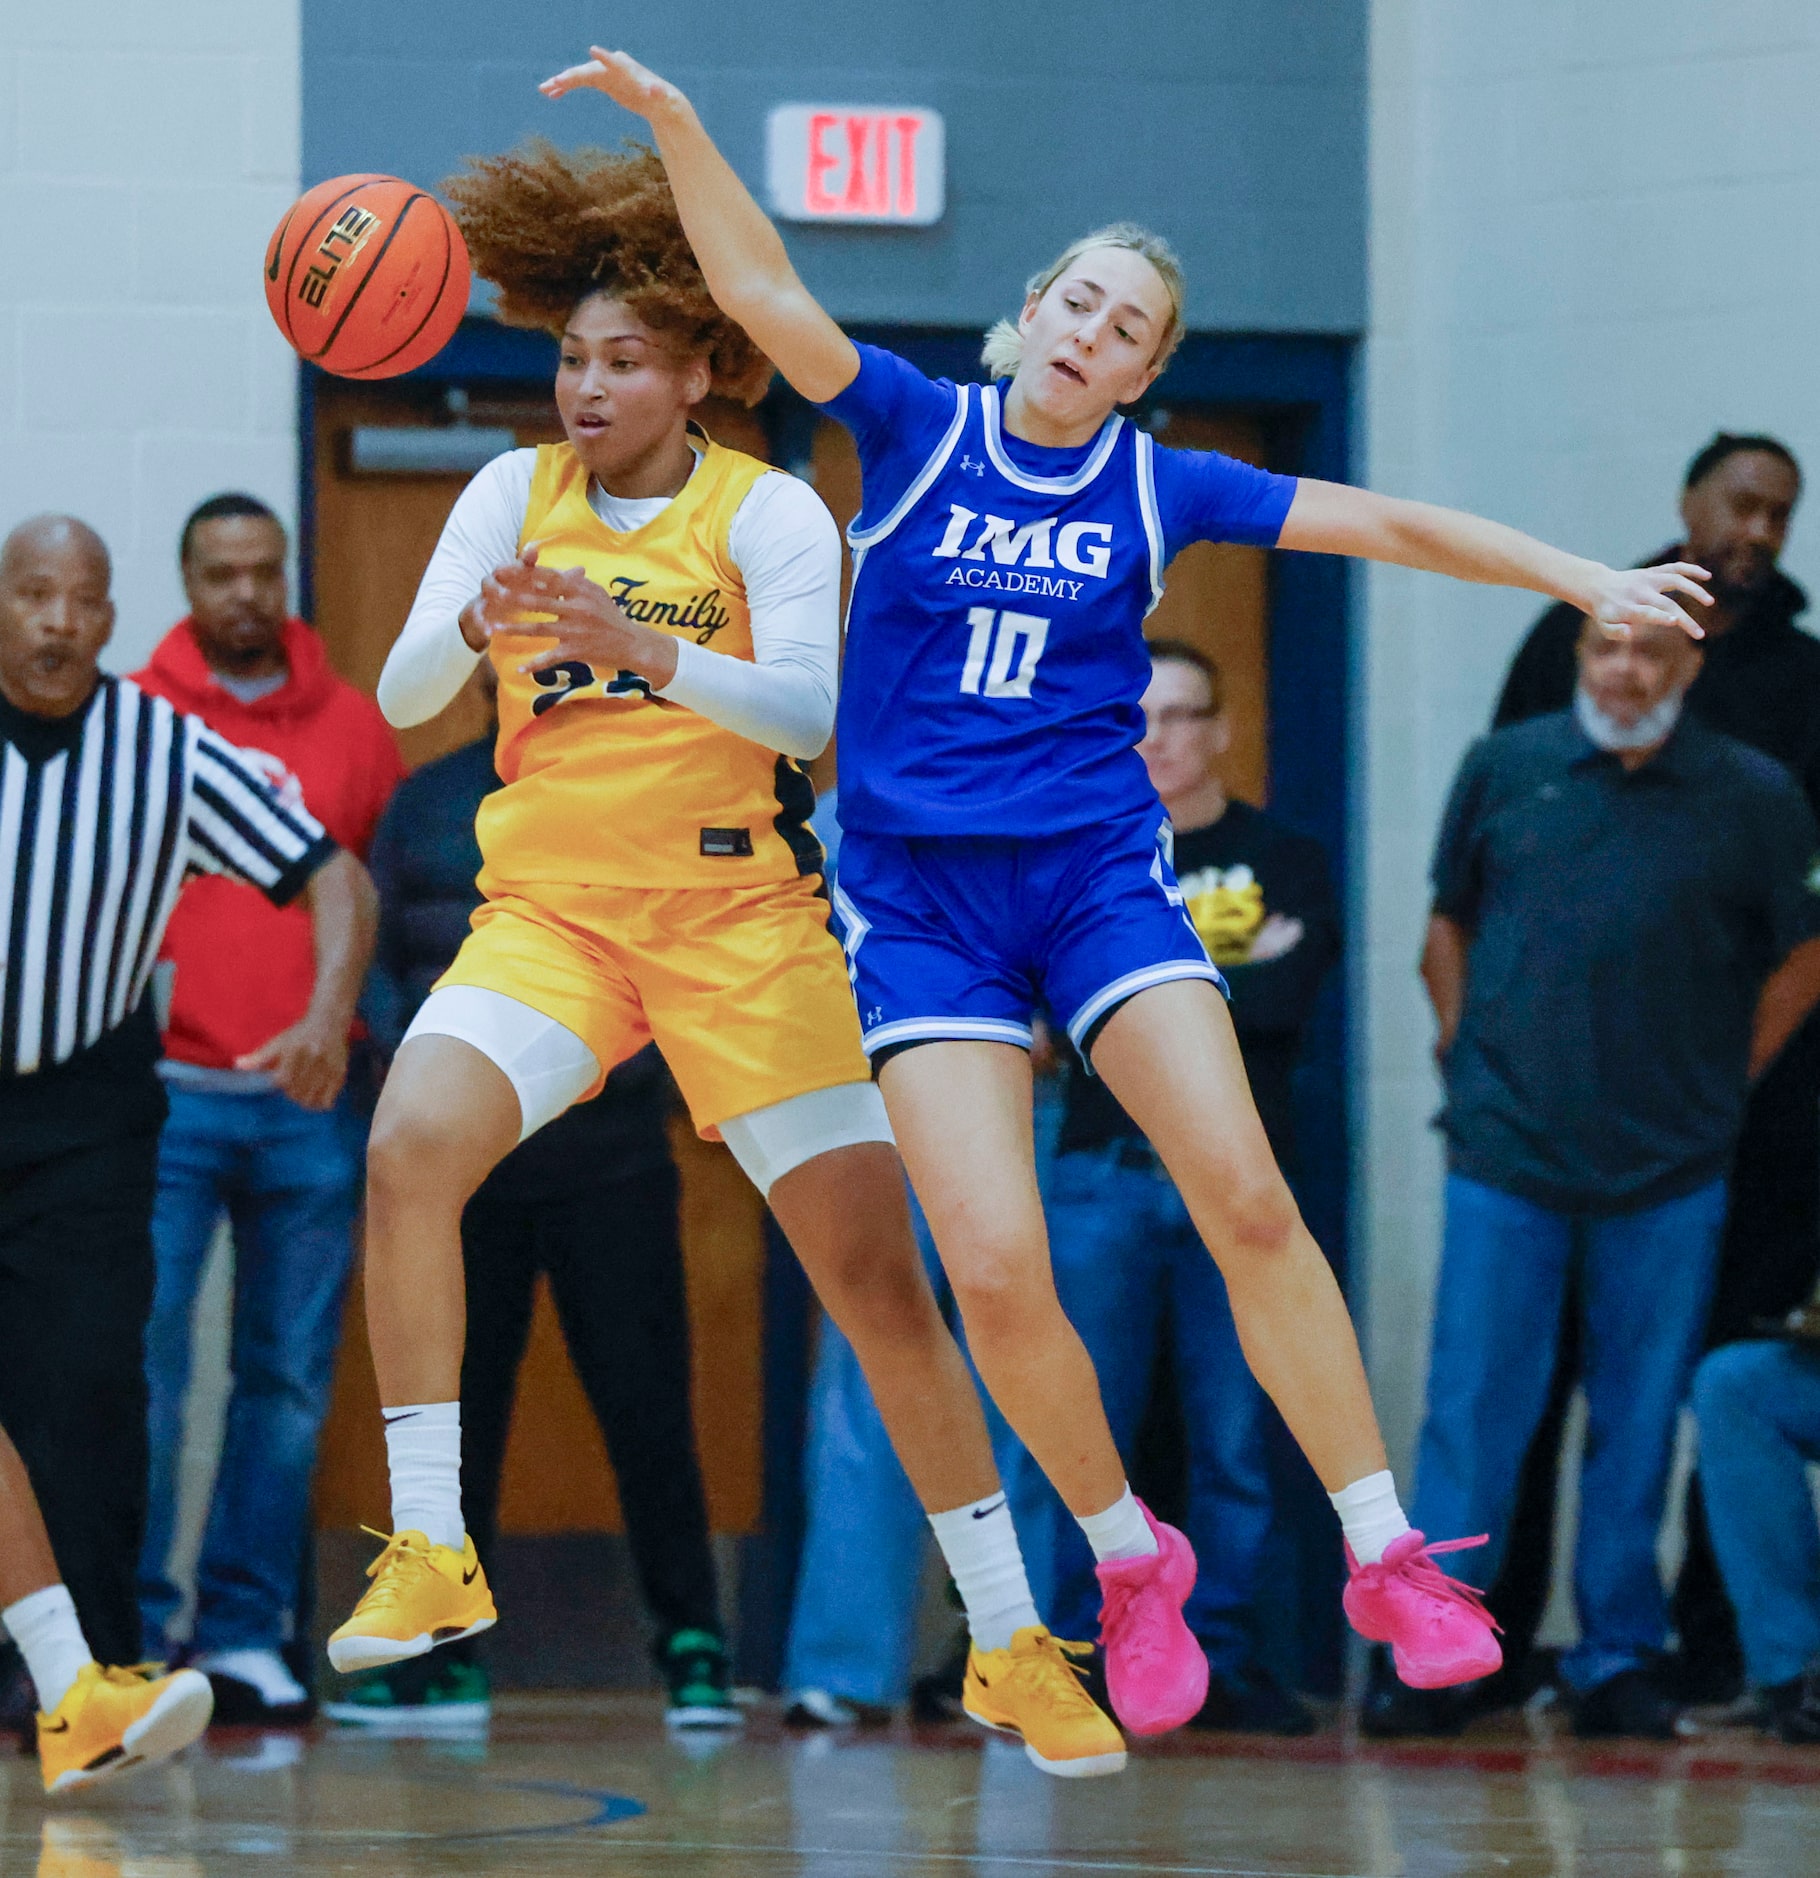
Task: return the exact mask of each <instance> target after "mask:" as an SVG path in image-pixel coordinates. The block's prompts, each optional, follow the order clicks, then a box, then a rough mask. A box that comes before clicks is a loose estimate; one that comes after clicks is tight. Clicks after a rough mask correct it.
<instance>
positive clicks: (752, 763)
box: [478, 437, 822, 896]
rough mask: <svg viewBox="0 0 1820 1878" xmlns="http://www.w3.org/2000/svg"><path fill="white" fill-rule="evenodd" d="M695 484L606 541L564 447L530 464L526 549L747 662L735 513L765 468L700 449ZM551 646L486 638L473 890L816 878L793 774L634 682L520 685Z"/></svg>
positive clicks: (771, 756)
mask: <svg viewBox="0 0 1820 1878" xmlns="http://www.w3.org/2000/svg"><path fill="white" fill-rule="evenodd" d="M691 442H692V443H693V444H694V445H695V447H696V449H697V450H698V452H699V461H698V462H697V463H696V466H695V473H694V474H693V475H692V476H691V477H690V478H689V480H688V482H687V483H686V484H685V485H684V486H683V489H682V491H681V493H680V494H679V495H677V496H676V498H675V499H674V500H673V501H672V502H671V503H670V504H669V505H668V506H667V507H666V508H665V509H664V510H663V512H662V513H661V514H660V515H658V516H657V517H656V518H655V520H653V521H650V522H647V523H646V524H645V525H644V527H642V528H635V529H632V530H630V531H627V532H623V533H622V532H621V531H619V530H617V529H613V528H609V527H608V526H607V524H606V523H605V522H603V521H602V520H601V519H600V517H599V516H598V515H597V514H596V513H595V511H594V509H593V507H592V505H591V504H590V503H589V501H588V472H587V469H586V468H585V467H584V465H583V464H582V462H581V459H580V458H579V457H577V456H576V454H575V452H574V450H573V449H572V448H571V447H570V446H569V445H568V444H566V443H558V444H545V445H543V446H542V447H541V448H540V449H539V450H538V452H537V468H536V472H535V474H534V475H533V477H532V480H531V498H530V502H529V504H528V505H527V507H526V509H525V519H524V528H523V531H522V532H521V534H520V536H519V544H520V546H521V547H522V546H525V545H527V544H529V543H530V542H533V541H534V542H536V543H537V544H538V546H539V556H538V558H539V560H540V562H541V563H542V565H544V566H545V567H554V568H571V567H580V568H583V569H585V570H586V572H587V575H588V578H589V579H590V580H592V581H594V582H595V583H596V584H597V585H599V586H601V587H604V588H605V589H606V590H607V592H608V593H610V594H612V595H613V597H614V598H615V599H616V600H618V602H619V604H620V605H621V606H622V607H623V608H624V609H625V611H626V613H627V615H628V616H629V617H630V618H632V619H634V620H637V621H639V622H640V623H641V624H643V625H646V626H651V627H654V628H656V629H657V630H658V631H660V632H667V633H673V634H675V635H676V636H677V637H678V638H682V637H684V636H687V637H688V638H690V639H692V640H693V641H694V642H695V644H697V645H699V646H706V647H708V648H709V649H710V650H711V651H714V652H717V653H720V654H722V655H723V656H724V657H727V658H735V659H747V660H750V659H751V658H752V657H753V649H752V619H751V613H750V611H749V609H748V607H747V604H746V588H745V582H744V580H743V579H742V578H741V575H740V571H739V569H738V568H737V567H736V566H735V565H734V562H733V557H732V554H731V552H730V551H729V549H728V546H727V533H728V530H729V528H730V527H731V525H732V521H733V516H734V513H735V511H736V510H737V509H738V508H739V505H740V503H741V502H742V501H743V500H744V499H745V496H746V493H747V491H748V490H749V489H751V487H752V485H753V484H754V483H755V482H757V481H758V479H759V477H761V476H763V475H765V474H766V473H767V469H768V465H766V464H764V463H761V462H759V461H758V460H757V459H756V458H755V457H749V456H745V455H742V454H741V453H740V452H739V451H737V450H726V449H722V448H721V446H720V445H718V444H716V443H712V442H709V441H708V440H707V439H706V438H701V439H699V440H698V439H696V438H694V437H692V438H691ZM553 643H554V642H553V640H550V639H542V638H538V637H536V636H535V635H530V634H526V635H523V636H518V635H514V636H513V637H511V638H509V639H501V640H497V641H495V643H494V645H493V648H492V654H491V656H492V659H493V664H494V668H495V670H496V671H497V672H498V674H499V743H498V750H497V759H496V760H497V764H498V769H499V774H500V776H501V778H502V779H503V781H504V783H505V787H504V788H503V789H498V790H495V791H494V792H493V794H491V795H490V796H488V797H487V799H486V802H485V804H484V805H483V806H482V808H481V811H480V821H479V826H478V833H479V836H480V849H481V855H482V858H483V863H484V864H483V866H482V868H481V874H480V888H481V891H482V892H483V893H485V894H487V895H489V896H493V895H498V894H502V893H512V892H517V891H524V890H527V889H528V890H532V891H533V892H534V890H535V887H536V884H537V883H538V882H540V881H541V882H551V881H555V882H563V883H566V884H569V885H596V886H615V887H706V886H726V887H753V886H759V885H762V884H765V883H768V882H772V881H779V880H787V879H790V878H791V877H792V876H794V875H796V874H800V873H810V872H813V871H814V870H815V869H816V868H818V867H819V866H820V865H821V858H822V856H821V846H820V843H819V842H817V840H816V838H815V836H814V834H813V832H812V831H811V830H810V828H809V826H808V820H809V815H810V813H811V811H812V810H813V808H814V805H815V794H814V790H813V789H812V788H811V787H810V784H809V779H808V776H807V775H806V774H805V773H804V771H803V769H802V767H801V765H800V764H798V763H797V762H795V761H794V760H793V759H792V758H789V757H784V756H779V755H778V754H777V753H776V752H775V751H773V750H766V749H764V748H762V747H761V746H760V745H758V744H755V743H752V742H749V741H748V740H747V739H746V738H744V737H739V736H736V735H735V734H734V733H733V732H732V731H730V730H723V729H721V728H720V726H719V725H718V724H714V723H711V722H710V721H709V720H708V719H707V718H705V717H702V716H699V715H698V714H697V713H696V712H694V711H691V710H688V709H686V708H685V707H684V706H682V705H680V704H669V703H666V702H665V701H664V700H663V699H662V698H659V697H654V696H652V695H651V692H650V691H649V689H648V687H647V686H646V685H645V682H644V680H643V679H641V678H637V677H634V676H633V675H632V674H630V673H625V672H596V671H594V670H592V669H591V668H590V667H589V666H587V665H584V664H580V663H571V664H565V665H559V666H557V667H555V668H554V669H553V670H551V671H545V672H528V673H527V672H521V671H520V670H519V669H518V668H519V666H520V665H522V664H523V663H524V662H525V661H526V660H527V659H529V658H535V657H536V656H537V654H538V652H540V651H544V650H547V649H548V648H549V646H550V645H551V644H553Z"/></svg>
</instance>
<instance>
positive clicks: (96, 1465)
mask: <svg viewBox="0 0 1820 1878" xmlns="http://www.w3.org/2000/svg"><path fill="white" fill-rule="evenodd" d="M110 579H111V570H110V566H109V560H108V553H107V549H106V547H105V545H104V544H103V543H102V541H101V538H100V537H99V536H98V535H97V534H96V533H95V531H94V530H93V529H92V528H90V527H88V526H87V524H85V523H83V522H81V521H78V520H77V519H76V518H74V517H73V516H67V515H45V516H38V517H36V518H34V519H32V520H30V521H27V522H23V523H21V524H20V525H19V526H18V527H16V528H15V529H14V530H13V531H12V533H11V534H9V535H8V536H7V537H6V539H5V542H4V543H3V544H0V1426H3V1427H5V1428H6V1430H7V1431H8V1433H9V1434H10V1435H11V1436H12V1438H13V1440H14V1442H15V1443H16V1445H17V1447H18V1450H19V1454H20V1457H21V1459H22V1460H23V1462H24V1466H25V1470H26V1473H27V1474H28V1476H29V1478H30V1481H31V1484H32V1486H33V1488H34V1489H35V1491H36V1494H37V1497H38V1500H39V1502H40V1504H41V1506H42V1509H43V1515H44V1523H45V1526H46V1528H47V1529H48V1531H49V1535H50V1543H51V1548H52V1551H53V1552H54V1554H55V1557H56V1560H57V1564H58V1566H59V1568H60V1570H61V1572H62V1576H63V1582H64V1583H65V1584H66V1585H67V1587H68V1589H69V1592H70V1594H71V1597H72V1599H73V1602H74V1607H75V1610H76V1612H77V1613H78V1615H79V1618H80V1622H81V1626H82V1629H83V1631H84V1633H85V1634H86V1636H87V1639H88V1643H89V1645H90V1647H92V1649H93V1651H94V1653H95V1655H96V1656H97V1657H99V1658H100V1659H101V1660H102V1661H104V1662H110V1663H131V1662H134V1661H135V1660H137V1658H138V1657H139V1655H140V1653H141V1651H140V1630H139V1612H138V1603H137V1599H136V1596H135V1584H134V1568H135V1565H136V1562H137V1556H138V1551H139V1545H140V1537H141V1532H142V1529H143V1525H144V1519H145V1493H146V1423H145V1411H146V1393H145V1376H144V1369H143V1360H144V1359H143V1342H144V1332H145V1323H146V1318H147V1314H148V1312H149V1310H150V1307H151V1298H152V1269H153V1268H152V1249H151V1213H152V1201H153V1196H154V1191H155V1184H156V1174H157V1151H158V1130H159V1127H160V1125H161V1123H162V1122H163V1119H164V1112H165V1101H164V1096H163V1093H162V1091H161V1088H160V1085H159V1082H158V1078H157V1076H156V1074H155V1072H154V1065H155V1063H156V1061H157V1057H158V1032H157V1027H156V1024H155V1022H154V1021H153V1016H152V1012H151V1009H150V1000H149V999H148V998H147V996H146V992H147V987H148V984H149V980H150V976H151V969H152V963H153V961H154V959H155V958H156V956H157V952H158V942H159V939H160V937H161V936H162V933H163V930H164V926H165V922H166V921H167V920H168V919H169V917H170V913H171V908H172V906H173V905H174V904H175V901H176V897H177V893H178V891H179V889H180V888H181V886H182V884H183V882H184V881H185V880H186V879H188V878H190V877H191V876H193V875H197V874H218V875H226V876H227V877H229V878H231V879H237V880H244V881H246V882H248V883H249V884H251V885H253V886H256V887H258V888H259V889H260V890H261V891H262V892H264V893H265V894H267V895H268V896H269V897H270V898H271V899H272V900H274V901H275V902H277V903H279V904H283V903H284V902H286V901H288V900H290V899H293V898H295V897H297V896H298V895H300V894H301V895H306V896H307V898H308V902H309V906H310V911H311V914H312V917H313V920H314V922H315V931H316V939H317V948H318V952H319V955H321V956H323V957H324V958H325V959H333V958H336V957H340V956H344V955H351V954H353V953H355V952H361V951H364V950H365V949H366V947H367V946H368V945H369V944H370V935H371V932H372V927H373V920H374V901H373V890H372V886H371V883H370V882H369V881H368V880H367V877H366V874H365V871H364V870H363V869H362V868H361V867H360V865H359V863H358V862H357V861H355V860H353V859H352V857H350V856H348V855H346V854H344V853H342V852H341V851H340V850H339V849H338V848H337V847H336V846H335V844H334V842H333V841H331V840H330V839H329V838H328V837H327V836H326V835H325V834H324V833H323V831H322V829H321V827H320V826H319V825H318V824H317V823H316V822H315V821H314V820H313V819H312V818H311V817H310V816H309V815H308V814H307V813H306V812H304V811H303V810H301V809H299V808H296V807H292V806H287V804H285V803H284V802H283V801H281V800H280V799H279V798H278V797H277V796H276V795H274V793H273V792H272V790H271V789H270V788H269V787H268V785H267V783H266V781H265V779H264V776H263V774H262V772H261V771H260V770H259V769H258V767H256V766H255V765H254V764H253V763H251V762H250V761H248V760H247V759H246V758H244V757H243V756H242V755H241V754H240V753H239V752H238V751H236V750H235V749H234V748H233V747H232V746H231V745H229V744H227V743H225V742H224V741H223V740H222V739H221V738H219V737H218V736H216V735H215V733H214V732H212V731H210V730H209V729H208V728H207V727H206V726H205V725H203V724H202V723H201V722H200V720H198V719H195V718H191V717H186V716H184V715H183V714H181V713H179V712H178V711H176V710H174V709H173V708H172V707H171V706H170V705H169V704H167V703H165V702H164V701H163V700H161V699H157V698H153V697H151V696H149V695H148V694H146V693H145V692H143V691H141V690H140V689H139V688H138V687H137V686H136V685H134V684H133V683H132V682H131V681H130V680H127V679H123V678H115V677H112V676H109V675H108V674H105V673H103V672H102V671H101V669H100V657H101V653H102V650H103V648H104V647H105V646H106V645H107V642H108V639H109V637H110V635H111V634H112V632H113V628H114V604H113V599H112V597H111V593H110Z"/></svg>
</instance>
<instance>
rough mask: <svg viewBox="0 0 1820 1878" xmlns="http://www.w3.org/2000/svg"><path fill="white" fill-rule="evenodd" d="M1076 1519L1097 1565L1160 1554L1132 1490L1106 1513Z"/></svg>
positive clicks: (1125, 1493)
mask: <svg viewBox="0 0 1820 1878" xmlns="http://www.w3.org/2000/svg"><path fill="white" fill-rule="evenodd" d="M1074 1518H1075V1523H1076V1524H1077V1525H1078V1526H1079V1527H1080V1529H1081V1531H1082V1532H1084V1533H1085V1534H1086V1535H1087V1543H1088V1544H1089V1545H1090V1546H1092V1547H1093V1556H1094V1560H1095V1562H1096V1563H1097V1564H1100V1565H1104V1564H1105V1563H1106V1561H1107V1560H1108V1559H1115V1558H1150V1557H1151V1556H1152V1555H1153V1554H1154V1553H1156V1552H1157V1551H1158V1550H1159V1547H1158V1545H1157V1542H1156V1534H1155V1533H1153V1532H1152V1531H1151V1530H1150V1522H1149V1521H1148V1520H1147V1519H1145V1517H1144V1509H1143V1508H1142V1507H1141V1506H1139V1505H1138V1503H1137V1495H1136V1494H1135V1493H1133V1492H1132V1491H1131V1488H1130V1487H1129V1486H1127V1487H1126V1488H1125V1491H1124V1492H1123V1493H1121V1494H1120V1495H1119V1497H1118V1498H1117V1499H1116V1500H1114V1501H1113V1503H1112V1504H1111V1505H1110V1506H1109V1507H1107V1509H1106V1510H1105V1512H1103V1513H1076V1514H1075V1516H1074Z"/></svg>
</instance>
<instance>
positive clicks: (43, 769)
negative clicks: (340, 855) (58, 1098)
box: [0, 678, 335, 1084]
mask: <svg viewBox="0 0 1820 1878" xmlns="http://www.w3.org/2000/svg"><path fill="white" fill-rule="evenodd" d="M334 846H335V844H334V843H333V842H332V841H331V840H330V839H329V837H328V836H327V835H326V834H324V832H323V830H322V827H321V825H320V824H319V823H318V822H316V821H315V820H314V819H313V818H312V817H311V816H310V815H309V814H308V813H307V812H306V811H305V810H304V809H303V808H302V807H291V806H288V805H287V804H285V803H283V802H281V801H280V800H279V799H278V797H277V796H276V795H275V794H274V793H273V791H272V789H271V787H270V786H269V785H268V784H267V783H266V781H265V779H264V778H263V777H262V776H261V775H260V773H259V771H258V769H257V768H256V767H255V766H254V765H253V764H252V763H251V762H250V761H249V760H248V759H247V758H246V757H244V756H243V755H242V754H241V753H240V752H239V751H238V750H236V749H235V748H234V747H233V745H232V744H230V743H228V742H226V741H225V740H224V739H223V738H221V737H220V736H218V735H217V734H216V733H215V732H214V731H212V730H210V729H209V728H208V726H207V725H206V724H204V723H203V722H202V720H201V719H200V718H195V717H187V716H184V715H183V714H182V713H180V712H178V711H176V710H174V709H173V708H172V707H171V706H170V705H169V704H167V703H166V702H165V701H164V700H163V699H162V698H154V697H150V696H148V695H147V694H146V693H145V692H143V691H141V690H140V689H139V687H138V686H137V685H135V684H134V683H133V682H132V681H131V680H130V679H125V678H104V679H103V680H102V681H101V684H100V686H99V688H98V689H97V690H96V692H95V695H94V697H93V698H92V699H91V700H90V701H89V703H88V704H87V705H86V706H85V707H84V708H83V709H82V710H81V711H79V712H76V713H74V714H73V715H71V716H70V717H68V718H56V719H52V718H40V717H33V716H31V715H29V714H28V713H26V712H23V711H19V710H16V709H14V708H13V707H12V706H11V705H9V704H8V703H7V702H6V701H5V700H4V699H0V1084H5V1083H6V1082H9V1081H12V1080H14V1079H17V1078H22V1077H28V1076H31V1075H32V1074H34V1073H35V1072H37V1071H40V1070H45V1069H49V1068H51V1067H53V1066H55V1065H58V1064H62V1063H66V1062H69V1061H70V1060H71V1059H72V1058H74V1057H76V1056H77V1055H78V1054H79V1053H81V1052H83V1051H86V1050H89V1049H91V1048H93V1047H94V1046H95V1045H96V1044H98V1043H100V1042H101V1041H102V1039H103V1038H104V1037H106V1036H107V1035H108V1034H109V1033H110V1032H112V1031H114V1030H116V1029H117V1028H118V1027H119V1026H120V1025H122V1024H123V1023H124V1022H125V1021H126V1020H127V1019H128V1018H129V1017H130V1016H131V1015H132V1014H133V1013H134V1012H135V1011H136V1010H137V1008H138V1006H139V1003H140V1000H141V999H142V998H143V997H144V995H145V988H146V983H147V981H148V979H149V978H150V977H151V971H152V965H153V962H154V961H155V960H156V958H157V956H158V944H159V941H160V940H161V939H162V938H163V936H164V928H165V923H166V922H167V921H168V920H169V918H170V916H171V910H172V908H173V907H175V906H176V904H177V895H178V892H179V890H180V889H181V888H182V886H183V883H184V881H185V880H186V879H188V878H189V876H191V875H192V874H225V875H226V876H228V877H229V878H230V879H233V880H242V881H245V882H247V883H248V884H249V885H251V886H254V887H257V888H259V889H260V890H261V891H262V892H263V893H265V894H266V895H267V897H268V898H270V899H271V900H273V901H275V902H276V903H278V904H279V905H283V904H284V902H285V901H287V900H290V899H293V898H294V897H295V896H296V894H297V893H298V892H299V891H300V890H301V888H302V887H303V885H304V883H305V882H306V881H307V880H308V879H309V877H310V875H311V874H312V873H314V872H315V870H316V868H317V867H319V866H320V865H321V863H322V862H323V861H324V860H326V859H327V858H328V856H329V855H330V854H332V853H333V852H334Z"/></svg>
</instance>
